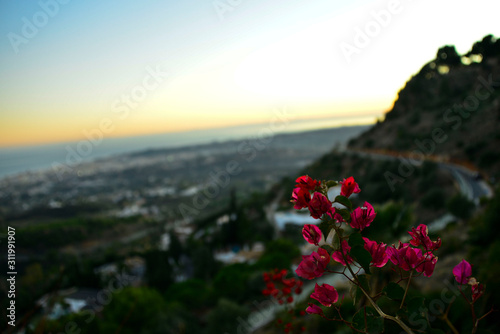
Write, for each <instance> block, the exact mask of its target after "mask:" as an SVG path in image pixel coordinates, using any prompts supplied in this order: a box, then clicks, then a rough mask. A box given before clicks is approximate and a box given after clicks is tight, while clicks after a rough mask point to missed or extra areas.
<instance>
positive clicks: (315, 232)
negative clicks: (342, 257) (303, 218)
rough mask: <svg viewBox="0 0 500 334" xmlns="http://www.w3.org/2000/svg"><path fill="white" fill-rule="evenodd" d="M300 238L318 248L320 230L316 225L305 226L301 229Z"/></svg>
mask: <svg viewBox="0 0 500 334" xmlns="http://www.w3.org/2000/svg"><path fill="white" fill-rule="evenodd" d="M302 236H304V239H306V241H307V242H308V243H310V244H313V245H316V246H318V243H319V242H320V241H321V236H322V234H321V230H320V229H319V227H317V226H316V225H312V224H306V225H304V228H303V229H302Z"/></svg>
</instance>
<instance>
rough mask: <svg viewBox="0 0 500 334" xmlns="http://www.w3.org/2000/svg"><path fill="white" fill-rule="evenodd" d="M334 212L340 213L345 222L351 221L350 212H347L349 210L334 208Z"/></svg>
mask: <svg viewBox="0 0 500 334" xmlns="http://www.w3.org/2000/svg"><path fill="white" fill-rule="evenodd" d="M335 212H337V213H338V214H339V215H341V216H342V218H343V219H344V220H345V221H346V222H348V223H349V222H350V221H351V213H350V212H349V210H347V209H338V208H335Z"/></svg>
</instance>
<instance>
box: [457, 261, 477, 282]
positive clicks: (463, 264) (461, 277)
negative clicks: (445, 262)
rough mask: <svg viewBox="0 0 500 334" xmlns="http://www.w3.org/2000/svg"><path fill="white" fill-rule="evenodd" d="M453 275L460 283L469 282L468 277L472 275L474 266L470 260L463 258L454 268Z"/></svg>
mask: <svg viewBox="0 0 500 334" xmlns="http://www.w3.org/2000/svg"><path fill="white" fill-rule="evenodd" d="M453 275H454V276H455V279H456V280H457V282H458V283H460V284H467V282H468V278H469V277H471V276H472V267H471V265H470V263H469V262H467V261H465V260H462V261H460V263H459V264H457V265H456V266H455V268H453Z"/></svg>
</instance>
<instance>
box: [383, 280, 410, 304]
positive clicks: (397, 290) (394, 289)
mask: <svg viewBox="0 0 500 334" xmlns="http://www.w3.org/2000/svg"><path fill="white" fill-rule="evenodd" d="M383 292H384V294H385V295H386V296H387V298H389V299H392V300H402V299H403V296H404V293H405V290H404V289H403V288H402V287H401V286H400V285H399V284H397V283H395V282H389V284H387V286H386V287H385V288H384V290H383Z"/></svg>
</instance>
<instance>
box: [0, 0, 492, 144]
mask: <svg viewBox="0 0 500 334" xmlns="http://www.w3.org/2000/svg"><path fill="white" fill-rule="evenodd" d="M391 6H392V7H391ZM44 8H45V9H44ZM391 8H392V9H394V10H393V11H392V12H391ZM499 12H500V3H499V2H498V1H497V0H495V1H493V0H492V1H489V0H488V1H485V0H479V1H475V2H474V3H473V4H471V3H470V2H457V1H448V0H442V1H439V2H432V1H426V0H422V1H410V0H401V1H351V2H340V1H331V0H330V1H299V0H288V1H285V0H276V1H263V0H220V1H218V0H216V1H211V0H210V1H192V0H191V1H182V2H181V1H175V2H174V1H152V0H149V1H148V0H146V1H140V2H139V1H115V0H111V1H95V0H89V1H76V0H70V1H68V0H66V1H62V0H61V2H59V1H58V0H41V1H26V0H17V1H10V0H0V78H1V79H0V146H4V147H5V146H15V145H28V144H35V143H47V142H58V141H66V140H78V139H81V138H84V136H85V135H84V133H85V132H86V131H87V132H89V131H92V130H93V129H100V127H101V125H102V124H103V122H104V124H108V125H109V124H110V123H109V122H111V125H112V126H108V127H107V131H106V133H105V135H106V136H110V137H119V136H128V135H138V134H149V133H162V132H172V131H184V130H193V129H202V128H215V127H223V126H231V125H239V124H246V123H265V122H267V121H268V120H269V118H270V117H272V109H273V108H276V107H284V106H286V107H287V108H288V109H289V110H291V112H293V113H294V116H295V117H296V118H298V119H311V118H313V119H314V118H317V119H321V118H325V117H341V118H342V119H343V120H344V121H345V122H348V123H351V124H354V123H369V122H373V121H375V119H376V118H377V117H381V116H382V115H383V112H384V111H387V110H388V109H389V108H390V106H391V105H392V103H393V101H394V99H395V97H396V94H397V91H398V90H399V89H400V88H401V87H402V86H403V85H404V83H405V82H406V80H408V79H409V77H410V76H411V75H412V74H414V73H415V72H417V71H418V70H419V69H420V67H421V66H422V65H423V64H424V63H426V62H427V61H429V60H431V59H432V58H433V57H434V56H435V53H436V51H437V49H438V48H439V47H440V46H443V45H445V44H454V45H456V47H457V50H458V51H459V52H466V51H467V50H468V49H469V48H470V47H471V45H472V44H473V42H475V41H477V40H479V39H481V38H482V37H483V36H485V35H487V34H494V35H495V36H498V35H499V33H498V28H500V27H499V26H498V17H497V15H498V13H499ZM383 13H386V14H387V13H389V14H388V16H384V14H383ZM377 17H378V20H377ZM30 26H31V28H33V27H34V29H35V31H34V30H33V29H31V30H30ZM377 26H378V27H377ZM370 29H372V30H370ZM495 29H497V30H496V31H495ZM359 31H361V32H362V33H364V34H366V33H369V34H371V36H367V38H366V39H367V41H365V42H366V43H365V44H366V45H362V46H361V47H360V46H359V45H358V46H356V36H357V35H359ZM359 38H360V37H359V36H358V39H359ZM21 40H22V42H19V41H21ZM358 42H359V40H358ZM347 44H349V45H351V46H354V47H356V49H357V51H356V53H352V54H350V56H346V54H345V50H344V51H342V50H343V49H342V45H344V46H345V45H347ZM358 44H359V43H358ZM344 49H345V48H344ZM153 72H156V73H157V75H156V76H154V75H152V74H151V73H153ZM158 73H161V75H160V74H158ZM155 80H156V81H155ZM145 85H146V86H147V89H145V88H144V87H145ZM127 101H128V102H127ZM103 120H104V121H103ZM101 130H102V129H101ZM103 132H104V131H103Z"/></svg>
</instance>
